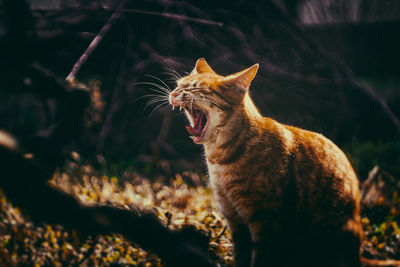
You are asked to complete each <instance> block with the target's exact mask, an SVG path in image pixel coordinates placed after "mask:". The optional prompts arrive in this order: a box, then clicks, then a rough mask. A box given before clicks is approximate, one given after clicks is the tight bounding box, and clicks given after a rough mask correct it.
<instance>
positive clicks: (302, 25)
mask: <svg viewBox="0 0 400 267" xmlns="http://www.w3.org/2000/svg"><path fill="white" fill-rule="evenodd" d="M29 3H30V7H31V11H32V16H33V18H32V21H25V22H24V23H22V25H24V27H25V29H27V32H28V33H29V34H28V35H27V38H26V39H24V40H20V44H21V46H17V47H16V46H15V45H10V43H11V42H10V40H11V39H12V35H10V32H9V30H7V12H6V9H5V8H4V4H3V2H2V1H0V7H2V8H0V51H1V52H0V58H1V59H2V60H1V63H0V70H1V75H0V77H1V78H2V86H1V90H0V129H5V130H7V131H9V132H11V133H13V134H14V135H15V136H17V137H18V138H19V140H21V142H23V141H24V140H30V138H31V137H32V136H34V135H37V134H38V133H39V134H41V133H43V132H46V131H48V130H49V129H51V127H52V126H53V125H54V123H55V121H54V115H53V114H54V110H55V109H56V108H57V102H56V101H54V99H51V98H49V97H46V96H43V95H38V94H36V93H35V92H32V91H26V90H21V88H22V87H23V85H16V84H15V83H14V82H13V79H10V77H13V76H15V73H21V72H23V70H20V69H19V68H18V66H20V65H21V64H22V63H21V62H24V60H25V61H26V60H28V59H29V60H31V61H33V62H38V63H40V64H42V65H43V66H46V67H47V68H49V69H51V70H52V71H53V72H54V73H56V74H57V75H58V76H59V77H60V78H62V79H63V78H65V77H66V76H67V75H68V74H69V73H70V71H71V69H72V66H73V65H74V63H75V62H76V61H77V60H78V58H79V57H80V56H81V55H82V53H83V52H84V51H85V49H86V48H87V47H88V45H89V44H90V42H91V41H92V40H93V38H94V37H95V36H96V35H97V34H98V33H99V31H100V30H101V28H102V27H103V26H104V25H105V24H106V21H107V20H108V18H109V17H110V16H111V15H112V14H113V13H114V11H115V9H116V8H117V7H118V5H119V3H118V2H116V1H83V0H82V1H78V0H69V1H62V0H60V1H39V0H31V1H29ZM121 12H122V15H121V17H120V18H119V19H118V20H117V21H116V22H115V23H114V24H112V25H111V26H112V27H111V30H110V32H108V33H107V35H105V37H104V39H103V40H102V41H101V43H100V45H99V47H98V48H97V49H96V50H95V51H94V53H93V54H92V55H91V56H90V57H89V59H88V61H87V62H86V63H85V64H84V65H83V67H82V69H81V70H80V72H79V73H78V77H77V78H78V80H79V81H81V82H84V83H86V84H88V85H89V87H90V88H92V98H93V104H92V106H91V107H90V108H89V110H88V112H87V115H86V118H85V120H86V124H85V125H86V128H85V131H84V133H83V134H82V135H81V136H80V137H79V138H76V140H75V141H74V143H73V144H72V145H71V147H70V148H69V149H73V150H75V151H78V152H79V153H80V154H81V155H82V158H83V159H85V160H88V161H90V162H92V164H94V165H95V166H97V167H99V168H101V169H103V170H104V171H105V172H110V173H111V174H120V173H122V172H123V171H124V170H125V169H127V168H133V169H135V170H137V171H140V172H144V173H145V174H150V175H151V174H154V173H157V172H164V174H166V175H170V174H172V173H174V170H182V169H200V170H202V171H204V170H205V168H204V164H203V160H202V148H201V147H200V146H197V145H195V144H193V143H192V142H191V139H190V138H188V135H187V133H186V130H185V127H184V125H185V124H186V119H185V118H184V116H183V115H182V114H179V112H177V111H176V110H175V111H172V110H171V108H170V107H168V106H162V107H160V108H158V109H156V110H154V112H152V111H153V109H154V108H155V107H156V106H157V105H150V106H149V107H148V108H145V106H146V103H147V101H149V100H150V99H148V98H147V99H146V98H142V97H143V96H144V95H146V94H151V93H152V91H150V90H149V89H148V87H151V86H144V85H138V84H137V83H139V82H154V83H157V84H160V85H161V82H160V81H158V80H157V79H155V78H152V77H149V76H147V75H153V76H156V77H158V78H159V79H161V80H163V81H165V82H166V83H168V85H169V86H170V87H171V89H173V88H174V83H173V82H171V81H169V80H168V78H170V75H168V74H166V73H165V72H169V73H171V72H172V71H171V69H172V70H175V71H177V72H178V73H179V74H180V75H185V72H190V71H191V69H192V68H193V67H194V64H195V62H196V60H197V59H198V58H200V57H205V58H206V60H207V62H208V63H209V64H210V65H211V66H212V67H213V68H214V70H215V71H216V72H217V73H219V74H222V75H227V74H231V73H233V72H237V71H240V70H242V69H243V68H245V67H248V66H251V65H252V64H254V63H257V62H258V63H260V69H259V72H258V74H257V76H256V78H255V80H254V82H253V85H252V87H251V89H250V90H251V95H252V96H253V98H254V100H255V102H256V104H257V106H258V107H259V108H260V109H261V112H262V113H263V114H264V115H265V116H270V117H272V118H274V119H277V120H278V121H280V122H282V123H287V124H292V125H296V126H299V127H303V128H306V129H310V130H313V131H317V132H321V133H323V134H324V135H326V136H327V137H329V138H331V139H332V140H334V141H335V142H336V143H337V144H338V145H339V146H340V147H342V148H344V149H345V151H346V152H347V153H348V154H349V156H350V157H351V160H352V161H353V164H354V165H355V167H356V169H357V171H358V172H359V176H360V178H361V179H364V178H365V177H366V175H367V172H368V171H369V170H370V169H371V168H372V167H373V166H374V165H376V164H379V165H381V166H383V167H384V168H385V169H387V170H388V171H390V172H391V173H393V174H395V175H399V174H400V167H398V165H399V164H398V162H399V161H400V153H399V151H400V142H399V133H400V124H399V121H398V117H399V116H400V102H399V101H400V92H399V86H400V79H399V74H400V64H399V61H400V53H399V51H398V49H399V47H400V2H399V1H395V0H392V1H384V0H357V1H345V0H337V1H329V0H326V1H317V0H304V1H300V0H298V1H290V0H286V1H284V0H274V1H273V0H271V1H261V0H260V1H238V0H237V1H195V0H193V1H192V0H186V1H164V0H155V1H128V2H127V4H126V5H125V6H124V8H123V10H122V11H121ZM66 134H68V133H66Z"/></svg>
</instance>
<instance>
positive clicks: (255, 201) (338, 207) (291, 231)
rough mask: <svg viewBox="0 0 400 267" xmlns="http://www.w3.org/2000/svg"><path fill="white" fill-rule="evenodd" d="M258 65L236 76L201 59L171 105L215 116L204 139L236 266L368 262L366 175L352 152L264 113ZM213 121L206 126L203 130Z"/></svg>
mask: <svg viewBox="0 0 400 267" xmlns="http://www.w3.org/2000/svg"><path fill="white" fill-rule="evenodd" d="M257 69H258V64H256V65H254V66H252V67H250V68H248V69H245V70H243V71H241V72H238V73H236V74H233V75H229V76H226V77H224V76H220V75H218V74H216V73H215V72H214V71H213V70H212V69H211V68H210V67H209V66H208V64H207V63H206V62H205V60H204V59H199V60H198V61H197V63H196V67H195V69H194V70H193V72H192V73H191V74H190V75H188V76H186V77H183V78H182V79H180V80H179V81H178V82H177V88H176V89H175V90H174V91H173V92H172V93H171V94H170V103H171V104H172V105H174V106H181V107H184V108H185V110H186V114H187V115H188V118H189V121H190V122H191V125H192V126H193V127H195V126H196V125H195V120H196V118H194V117H193V115H191V112H190V110H191V109H194V110H201V111H202V112H203V113H204V114H206V115H207V119H208V123H207V126H205V127H203V132H204V134H202V136H200V137H196V138H195V139H194V140H195V141H196V142H197V143H200V144H203V145H204V150H205V156H206V160H207V166H208V171H209V176H210V184H211V187H212V189H213V192H214V195H215V198H216V200H217V201H218V205H219V208H220V210H221V212H222V213H223V214H224V216H225V218H226V219H227V222H228V226H229V229H230V231H231V233H232V239H233V245H234V261H235V265H236V266H315V267H317V266H332V267H337V266H360V255H359V254H360V240H361V237H362V228H361V224H360V204H359V203H360V199H359V198H360V197H359V188H358V179H357V177H356V174H355V172H354V171H353V168H352V166H351V165H350V163H349V161H348V160H347V158H346V156H345V154H344V153H343V152H342V151H341V150H340V149H339V148H338V147H337V146H336V145H335V144H333V142H331V141H330V140H328V139H327V138H325V137H324V136H322V135H321V134H318V133H315V132H311V131H306V130H303V129H300V128H297V127H293V126H288V125H284V124H281V123H278V122H276V121H275V120H273V119H271V118H267V117H263V116H262V115H261V114H260V112H259V111H258V109H257V108H256V106H255V105H254V103H253V101H252V99H251V97H250V95H249V91H248V89H249V86H250V83H251V81H252V80H253V78H254V76H255V75H256V72H257ZM204 129H205V130H204Z"/></svg>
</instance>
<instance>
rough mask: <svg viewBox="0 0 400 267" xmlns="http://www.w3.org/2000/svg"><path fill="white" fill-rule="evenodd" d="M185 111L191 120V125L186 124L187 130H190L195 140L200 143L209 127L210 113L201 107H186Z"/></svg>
mask: <svg viewBox="0 0 400 267" xmlns="http://www.w3.org/2000/svg"><path fill="white" fill-rule="evenodd" d="M185 112H186V115H187V117H188V118H189V121H190V125H188V126H186V130H187V131H188V132H189V134H190V137H191V138H192V139H193V142H195V143H198V142H200V141H201V140H202V139H203V137H204V133H205V131H206V129H207V126H208V121H209V120H208V115H207V113H206V112H204V111H203V110H201V109H199V108H192V109H186V108H185Z"/></svg>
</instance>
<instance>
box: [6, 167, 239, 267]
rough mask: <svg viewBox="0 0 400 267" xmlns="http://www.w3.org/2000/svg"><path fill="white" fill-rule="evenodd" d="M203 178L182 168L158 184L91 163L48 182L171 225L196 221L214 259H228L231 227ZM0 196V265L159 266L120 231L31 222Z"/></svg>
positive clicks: (81, 197)
mask: <svg viewBox="0 0 400 267" xmlns="http://www.w3.org/2000/svg"><path fill="white" fill-rule="evenodd" d="M77 175H80V176H77ZM78 177H79V178H78ZM74 178H75V179H74ZM189 179H190V180H189ZM205 179H206V178H205V176H202V175H198V174H196V173H190V172H184V173H182V174H177V175H176V176H175V178H174V179H172V180H171V181H169V183H162V182H161V179H160V180H159V181H155V182H150V181H149V180H147V179H145V178H143V177H139V176H138V175H137V174H132V175H131V180H130V182H125V183H124V184H122V183H121V181H119V180H118V179H117V177H107V176H102V177H100V176H96V175H94V174H93V170H92V169H91V167H89V166H82V167H78V168H76V169H74V170H73V171H68V173H67V172H57V173H55V175H54V177H53V179H52V180H51V181H50V183H51V184H52V185H53V186H54V187H56V188H58V189H61V190H64V191H66V192H68V193H71V194H74V195H75V196H76V197H77V198H78V199H79V200H80V201H81V202H82V203H84V204H86V205H90V204H94V203H109V204H112V205H114V206H118V207H122V208H127V209H135V210H138V211H153V212H154V213H156V214H157V215H158V218H159V219H160V221H162V222H163V223H164V224H165V225H167V226H168V227H169V228H170V229H179V228H181V227H182V226H184V225H188V224H190V225H194V226H195V227H196V228H197V229H199V230H202V231H204V232H206V233H207V234H208V235H209V237H210V249H211V251H210V255H211V256H212V258H214V259H218V260H219V261H220V263H222V264H223V263H228V262H230V261H231V255H230V247H231V244H230V241H229V231H227V230H226V228H225V222H224V221H223V219H222V217H221V215H220V214H219V213H218V212H217V211H216V207H215V204H214V201H213V199H212V194H211V192H210V190H209V189H208V188H207V187H206V186H205ZM71 180H75V182H71ZM77 180H79V182H78V181H77ZM189 183H190V184H192V186H190V185H189ZM195 184H197V185H195ZM0 201H1V207H0V208H1V212H0V220H1V221H0V231H1V233H2V234H1V235H0V265H6V266H19V265H35V264H36V265H38V266H42V265H51V266H53V265H54V266H65V265H67V266H68V265H76V264H80V265H84V266H87V265H89V266H93V265H109V264H122V265H125V264H127V265H138V266H161V265H162V263H161V260H160V259H159V258H157V257H156V256H155V255H153V254H151V253H149V252H146V251H144V250H142V249H140V248H139V247H137V246H136V245H131V244H130V243H129V242H128V241H127V240H125V239H124V237H122V236H119V235H115V234H110V235H105V236H99V237H96V238H93V237H89V238H87V239H85V238H82V237H80V236H79V235H78V234H77V233H75V232H73V231H72V232H71V231H67V230H65V229H63V227H61V226H59V225H43V226H35V225H32V223H31V222H30V221H29V219H28V218H27V217H26V216H24V215H22V214H21V212H20V210H19V209H18V208H16V207H13V206H12V204H10V203H9V202H8V201H7V199H6V198H5V196H4V194H2V195H1V199H0ZM216 255H218V257H217V256H216Z"/></svg>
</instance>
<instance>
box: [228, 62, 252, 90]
mask: <svg viewBox="0 0 400 267" xmlns="http://www.w3.org/2000/svg"><path fill="white" fill-rule="evenodd" d="M258 67H259V65H258V63H257V64H254V65H253V66H251V67H250V68H247V69H245V70H242V71H240V72H238V73H235V74H232V75H229V76H227V77H225V78H224V79H223V81H222V83H223V84H225V85H227V86H230V87H232V86H234V87H235V88H237V89H238V90H239V91H241V92H245V91H246V90H247V89H248V88H249V86H250V84H251V81H252V80H253V79H254V77H255V76H256V74H257V70H258Z"/></svg>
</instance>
